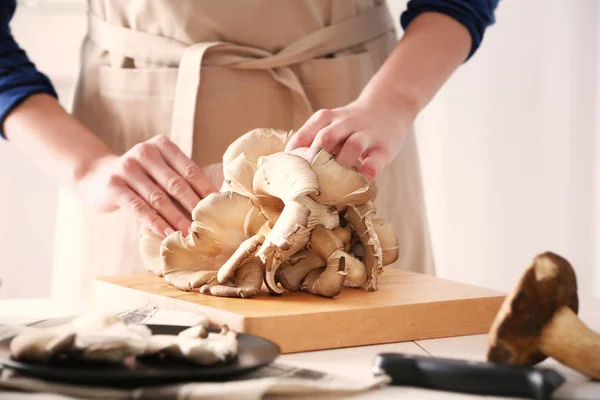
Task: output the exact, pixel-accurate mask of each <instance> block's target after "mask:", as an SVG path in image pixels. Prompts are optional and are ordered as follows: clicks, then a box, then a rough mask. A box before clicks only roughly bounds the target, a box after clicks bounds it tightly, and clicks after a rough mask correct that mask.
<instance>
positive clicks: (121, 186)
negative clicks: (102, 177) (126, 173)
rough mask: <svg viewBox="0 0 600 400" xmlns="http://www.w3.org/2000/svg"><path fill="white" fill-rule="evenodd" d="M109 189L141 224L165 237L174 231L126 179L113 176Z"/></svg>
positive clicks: (119, 203)
mask: <svg viewBox="0 0 600 400" xmlns="http://www.w3.org/2000/svg"><path fill="white" fill-rule="evenodd" d="M109 189H110V191H112V192H113V193H114V196H113V197H114V198H116V201H117V204H118V205H119V207H120V208H122V209H124V210H129V211H131V212H132V213H133V215H134V216H135V217H136V219H137V220H138V221H139V222H140V223H141V224H143V225H145V226H147V227H148V228H149V229H150V230H152V232H154V233H155V234H156V235H158V236H160V237H165V236H167V235H168V234H170V233H171V232H173V228H172V227H171V226H170V225H169V224H168V223H167V221H165V220H164V219H163V218H162V217H161V216H160V215H158V213H157V212H156V211H155V210H153V209H152V207H150V206H149V205H148V203H146V202H145V201H144V199H142V198H141V197H140V196H139V195H137V194H136V193H135V192H134V191H133V190H131V188H129V187H128V186H127V184H126V183H125V181H123V180H121V179H120V178H116V177H113V178H112V179H111V182H110V183H109Z"/></svg>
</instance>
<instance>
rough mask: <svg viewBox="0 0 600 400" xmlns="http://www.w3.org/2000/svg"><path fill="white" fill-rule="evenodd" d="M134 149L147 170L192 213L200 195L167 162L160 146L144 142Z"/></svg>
mask: <svg viewBox="0 0 600 400" xmlns="http://www.w3.org/2000/svg"><path fill="white" fill-rule="evenodd" d="M133 151H134V154H135V156H136V159H137V160H138V161H139V163H140V165H141V166H142V167H143V168H144V169H145V170H146V172H147V173H148V174H149V175H150V176H151V177H152V178H153V179H154V180H155V181H156V182H157V183H158V184H159V185H160V186H161V187H162V188H163V189H164V190H166V192H167V193H168V194H170V195H171V196H172V197H173V198H174V199H175V200H177V201H178V202H179V204H181V205H182V206H183V208H185V209H186V210H187V211H188V212H189V213H191V212H192V210H193V209H194V207H196V205H197V204H198V202H199V201H200V196H198V194H197V193H196V192H195V191H194V189H192V187H191V186H190V185H189V183H188V182H187V181H186V180H185V179H184V178H183V177H182V176H181V175H179V174H178V173H177V172H175V171H174V170H173V168H171V167H170V166H169V165H168V164H167V163H166V162H165V160H164V158H163V156H162V154H161V153H160V151H159V150H158V148H157V147H155V146H153V145H152V144H150V143H147V142H144V143H140V144H138V145H136V146H135V147H134V149H133Z"/></svg>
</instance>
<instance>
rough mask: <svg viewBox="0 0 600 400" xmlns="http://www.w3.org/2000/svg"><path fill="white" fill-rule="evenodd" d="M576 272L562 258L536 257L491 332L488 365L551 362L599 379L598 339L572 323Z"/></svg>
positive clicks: (578, 323) (574, 320)
mask: <svg viewBox="0 0 600 400" xmlns="http://www.w3.org/2000/svg"><path fill="white" fill-rule="evenodd" d="M578 309H579V300H578V296H577V279H576V275H575V271H574V270H573V268H572V267H571V265H570V264H569V262H568V261H567V260H566V259H564V258H563V257H561V256H559V255H557V254H554V253H552V252H546V253H542V254H539V255H538V256H536V257H535V258H534V260H533V261H532V263H531V265H530V266H529V267H528V268H527V270H525V272H524V273H523V275H522V276H521V278H520V280H519V282H518V283H517V285H516V286H515V287H514V289H513V291H512V293H510V294H509V296H507V297H506V299H505V300H504V303H503V304H502V306H501V308H500V311H499V312H498V314H497V316H496V319H495V320H494V322H493V324H492V327H491V329H490V335H489V346H488V353H487V359H488V361H491V362H495V363H500V364H514V365H533V364H537V363H539V362H541V361H543V360H544V359H545V358H546V357H552V358H554V359H556V360H558V361H559V362H561V363H563V364H565V365H566V366H568V367H571V368H573V369H574V370H576V371H579V372H581V373H582V374H584V375H587V376H590V377H592V378H595V379H600V335H598V334H597V333H596V332H593V331H592V330H590V329H589V328H588V327H587V326H586V325H585V324H584V323H583V322H581V320H580V319H579V318H578V317H577V312H578Z"/></svg>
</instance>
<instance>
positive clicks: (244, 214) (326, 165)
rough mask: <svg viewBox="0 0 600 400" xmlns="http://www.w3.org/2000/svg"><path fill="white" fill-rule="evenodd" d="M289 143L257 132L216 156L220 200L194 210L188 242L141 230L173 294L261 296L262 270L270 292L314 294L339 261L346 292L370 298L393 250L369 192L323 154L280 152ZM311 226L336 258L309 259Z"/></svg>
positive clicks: (146, 254)
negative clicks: (331, 243) (362, 290)
mask: <svg viewBox="0 0 600 400" xmlns="http://www.w3.org/2000/svg"><path fill="white" fill-rule="evenodd" d="M292 134H293V132H291V131H290V132H285V131H280V130H273V129H263V128H261V129H255V130H252V131H250V132H248V133H246V134H244V135H242V136H241V137H240V138H238V139H237V140H236V141H235V142H233V143H232V144H231V145H230V146H229V147H228V149H227V150H226V152H225V154H224V156H223V164H222V168H223V177H224V180H223V184H222V187H221V192H220V193H215V194H212V195H210V196H208V197H206V198H205V199H203V200H201V201H200V202H199V203H198V205H197V206H196V208H195V209H194V212H193V213H192V219H193V223H192V232H191V233H190V234H189V235H188V236H187V237H184V236H183V235H182V234H181V232H175V233H173V234H171V235H169V236H168V237H167V238H165V239H164V240H162V241H160V240H159V238H157V237H156V236H153V235H152V234H151V232H148V231H144V230H142V233H141V236H140V243H139V247H140V251H141V252H142V257H143V259H144V262H145V264H146V265H147V267H148V268H149V269H150V270H151V271H153V272H154V273H156V274H158V275H161V274H162V275H163V277H164V279H165V280H166V281H167V282H168V283H169V284H171V285H173V286H175V287H177V288H179V289H180V290H200V291H201V292H202V293H206V294H212V295H217V296H240V297H249V296H252V295H254V294H256V293H258V291H259V290H260V288H261V284H260V282H259V281H258V279H257V276H258V272H259V271H260V270H263V271H264V273H263V278H262V279H263V280H264V283H265V284H266V287H267V288H268V289H269V291H270V292H272V293H275V294H281V293H283V292H284V290H292V288H294V289H295V290H311V291H312V288H317V289H318V288H319V287H320V285H321V283H320V282H326V280H323V278H324V277H325V276H330V277H334V278H335V279H334V280H335V281H338V280H339V279H340V278H339V276H340V273H339V272H340V271H339V267H340V260H342V258H343V260H344V261H343V263H344V265H345V267H344V268H343V272H344V273H347V277H346V278H345V280H343V285H345V286H354V287H355V286H362V287H366V288H367V290H376V289H377V276H378V275H379V274H381V271H382V269H383V267H384V266H385V265H388V263H392V262H394V261H395V260H396V259H397V258H398V244H397V238H396V236H395V234H394V232H393V229H392V228H391V226H390V225H389V224H387V223H386V222H385V221H384V220H382V219H378V218H376V217H375V209H374V207H373V204H372V200H373V199H374V197H375V191H376V188H375V184H374V183H371V184H369V183H368V182H367V181H366V179H365V178H364V177H363V176H362V175H361V174H359V173H358V172H357V171H356V169H354V168H344V167H342V166H341V165H340V164H339V163H338V162H337V161H336V160H335V158H334V157H333V156H332V155H331V154H329V153H328V152H327V151H325V150H323V149H316V148H300V149H296V150H294V151H293V152H291V153H286V152H284V149H285V145H286V144H287V142H288V141H289V139H290V137H291V135H292ZM340 213H343V215H340ZM344 217H345V218H344ZM318 225H323V227H324V228H325V229H326V230H327V231H328V232H329V233H328V234H327V236H328V237H329V239H331V240H334V239H333V238H335V243H336V246H337V247H336V251H334V252H329V253H327V254H326V255H323V254H325V253H322V254H321V256H319V255H318V254H317V253H315V252H313V251H311V249H310V248H311V246H310V245H309V243H310V238H311V233H312V232H313V229H314V228H315V227H316V226H318ZM342 225H343V226H342ZM357 238H358V239H360V244H357V243H356V239H357ZM329 239H328V240H329ZM340 241H341V243H342V245H341V247H340ZM159 243H160V246H159V250H157V249H156V246H158V244H159ZM315 257H316V258H315ZM324 257H325V258H324ZM319 259H320V261H319ZM363 265H364V266H365V267H364V268H362V269H361V268H359V267H360V266H363ZM280 268H282V273H279V269H280ZM365 272H366V279H365ZM341 275H343V274H341ZM307 280H308V282H309V283H310V284H307ZM302 288H304V289H302ZM317 291H321V290H320V289H318V290H317ZM330 292H332V291H331V290H328V293H330Z"/></svg>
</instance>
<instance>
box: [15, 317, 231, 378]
mask: <svg viewBox="0 0 600 400" xmlns="http://www.w3.org/2000/svg"><path fill="white" fill-rule="evenodd" d="M207 327H208V320H206V321H205V323H202V324H199V325H196V326H192V327H190V328H188V329H185V330H183V331H181V332H180V333H179V334H178V335H163V334H156V335H155V334H152V331H151V330H150V329H149V328H148V327H147V326H145V325H141V324H125V323H124V322H123V321H122V320H121V319H120V318H119V317H118V316H116V315H114V316H113V315H84V316H81V317H78V318H76V319H74V320H72V321H70V322H68V323H65V324H63V325H59V326H55V327H51V328H35V327H29V328H27V329H25V330H24V331H23V332H21V333H19V334H18V335H17V336H15V337H14V338H13V339H12V340H11V342H10V354H11V357H12V358H13V359H14V360H17V361H23V362H47V361H54V360H60V359H63V358H69V359H79V360H85V361H96V362H110V363H121V362H123V361H125V359H127V358H128V357H131V356H133V357H149V356H158V357H168V358H172V359H179V360H186V361H190V362H193V363H196V364H198V365H204V366H208V365H214V364H217V363H220V362H225V361H228V360H231V359H233V358H234V357H235V356H236V355H237V351H238V340H237V333H235V332H233V331H231V330H230V329H229V328H228V327H227V326H223V328H222V329H221V332H219V333H213V332H210V333H209V332H208V330H207Z"/></svg>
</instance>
